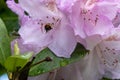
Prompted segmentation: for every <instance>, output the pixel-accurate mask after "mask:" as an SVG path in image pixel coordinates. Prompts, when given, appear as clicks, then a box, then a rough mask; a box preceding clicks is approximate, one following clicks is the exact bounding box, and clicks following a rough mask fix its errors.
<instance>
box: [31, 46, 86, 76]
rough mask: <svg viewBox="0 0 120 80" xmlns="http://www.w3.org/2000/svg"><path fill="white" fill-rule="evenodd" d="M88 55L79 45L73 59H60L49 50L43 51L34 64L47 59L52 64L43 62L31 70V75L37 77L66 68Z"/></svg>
mask: <svg viewBox="0 0 120 80" xmlns="http://www.w3.org/2000/svg"><path fill="white" fill-rule="evenodd" d="M85 53H86V50H85V49H84V48H83V47H82V46H81V45H80V44H79V45H78V46H77V48H76V50H75V51H74V52H73V54H72V56H71V58H69V59H68V58H60V57H57V56H55V55H54V53H53V52H52V51H50V50H49V49H48V48H46V49H44V50H43V51H41V52H40V53H39V54H38V55H37V56H36V58H35V60H34V62H33V64H34V63H37V62H39V61H40V60H43V59H44V58H46V57H50V58H51V59H52V61H51V62H43V63H41V64H39V65H36V66H34V67H32V68H31V69H30V72H29V75H30V76H35V75H39V74H42V73H45V72H49V71H51V70H53V69H56V68H59V67H62V66H66V65H68V64H70V63H73V62H75V61H78V60H80V59H81V58H82V57H83V56H84V55H85Z"/></svg>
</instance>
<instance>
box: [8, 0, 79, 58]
mask: <svg viewBox="0 0 120 80" xmlns="http://www.w3.org/2000/svg"><path fill="white" fill-rule="evenodd" d="M8 4H9V3H8ZM18 4H19V6H20V8H21V9H22V10H24V12H27V15H26V16H29V19H27V20H26V21H25V20H24V18H23V19H22V21H23V20H24V24H22V25H21V28H20V29H19V34H20V36H21V38H22V40H23V41H22V42H23V43H21V44H24V45H27V44H28V45H32V46H33V45H35V46H36V48H37V49H36V50H38V51H37V52H39V51H40V50H41V49H44V48H46V47H49V49H51V50H52V51H53V52H54V53H55V54H56V55H57V56H59V57H67V58H69V57H70V55H71V54H72V52H73V51H74V48H75V46H76V43H77V42H76V39H75V36H74V32H73V30H72V28H71V25H70V23H69V22H68V20H67V18H66V17H65V15H64V14H63V13H61V12H60V11H59V10H58V9H57V6H56V4H55V1H54V0H31V1H29V0H19V3H18ZM11 8H12V7H11ZM12 9H14V8H12ZM24 15H25V13H24Z"/></svg>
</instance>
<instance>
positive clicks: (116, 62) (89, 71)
mask: <svg viewBox="0 0 120 80" xmlns="http://www.w3.org/2000/svg"><path fill="white" fill-rule="evenodd" d="M119 34H120V29H119V28H117V29H113V30H112V31H111V34H110V36H108V37H107V38H106V39H104V40H102V41H101V42H100V43H98V44H97V45H96V46H95V47H94V49H93V50H91V51H90V52H89V54H88V55H86V57H85V58H84V60H83V61H81V65H83V67H82V68H81V70H82V71H81V73H82V75H83V79H84V80H88V79H89V80H98V79H101V78H102V77H103V76H105V77H108V78H111V79H119V78H120V53H119V52H120V35H119ZM94 38H95V37H94Z"/></svg>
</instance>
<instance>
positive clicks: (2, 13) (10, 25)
mask: <svg viewBox="0 0 120 80" xmlns="http://www.w3.org/2000/svg"><path fill="white" fill-rule="evenodd" d="M2 5H4V6H2ZM0 8H2V9H0V17H1V18H2V20H3V21H4V22H5V25H6V26H7V30H8V33H9V34H10V33H11V32H12V31H13V30H16V29H18V28H19V24H18V16H17V15H16V14H15V13H14V12H12V11H11V10H10V9H9V8H8V7H7V5H6V4H5V1H4V0H0Z"/></svg>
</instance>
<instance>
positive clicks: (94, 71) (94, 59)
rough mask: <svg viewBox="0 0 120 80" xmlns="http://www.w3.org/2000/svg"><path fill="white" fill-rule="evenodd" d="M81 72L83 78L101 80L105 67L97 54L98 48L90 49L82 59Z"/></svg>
mask: <svg viewBox="0 0 120 80" xmlns="http://www.w3.org/2000/svg"><path fill="white" fill-rule="evenodd" d="M80 64H81V68H80V71H81V74H82V77H83V80H100V79H101V78H102V76H103V74H104V68H103V66H102V65H101V63H100V59H99V57H98V55H97V54H96V50H95V49H94V50H93V51H90V53H89V54H88V55H86V57H85V58H84V59H83V60H81V63H80Z"/></svg>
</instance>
